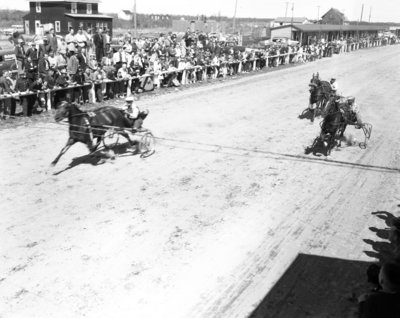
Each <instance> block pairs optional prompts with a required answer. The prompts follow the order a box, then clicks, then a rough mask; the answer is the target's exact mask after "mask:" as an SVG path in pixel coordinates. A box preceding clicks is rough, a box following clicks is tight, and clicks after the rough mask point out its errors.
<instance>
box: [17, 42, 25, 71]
mask: <svg viewBox="0 0 400 318" xmlns="http://www.w3.org/2000/svg"><path fill="white" fill-rule="evenodd" d="M24 44H25V43H24V40H23V39H22V38H19V39H18V44H17V45H16V46H15V57H16V59H17V70H18V75H22V74H23V73H24V67H25V49H24Z"/></svg>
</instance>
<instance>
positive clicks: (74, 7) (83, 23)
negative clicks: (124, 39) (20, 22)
mask: <svg viewBox="0 0 400 318" xmlns="http://www.w3.org/2000/svg"><path fill="white" fill-rule="evenodd" d="M99 2H100V0H76V1H74V0H41V1H36V0H29V13H28V14H27V15H25V16H24V31H25V33H26V34H41V33H42V32H43V25H46V24H52V25H53V26H54V31H55V32H56V34H60V35H65V34H67V33H68V32H69V30H70V29H71V28H73V29H74V30H75V31H76V30H77V29H78V28H79V27H82V28H83V29H85V30H87V29H89V28H96V29H98V28H102V29H107V30H110V32H111V33H112V17H110V16H107V15H103V14H100V13H99Z"/></svg>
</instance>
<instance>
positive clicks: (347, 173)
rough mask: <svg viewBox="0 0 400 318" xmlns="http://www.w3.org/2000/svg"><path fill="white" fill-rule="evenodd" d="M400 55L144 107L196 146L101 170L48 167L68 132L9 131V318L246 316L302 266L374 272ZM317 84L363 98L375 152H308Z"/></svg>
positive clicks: (397, 157)
mask: <svg viewBox="0 0 400 318" xmlns="http://www.w3.org/2000/svg"><path fill="white" fill-rule="evenodd" d="M399 53H400V46H391V47H383V48H375V49H370V50H361V51H357V52H353V53H350V54H347V55H343V56H335V57H334V58H332V59H324V60H320V61H318V62H315V63H310V64H305V65H302V66H299V67H295V68H290V69H285V70H282V71H277V72H272V73H263V74H257V75H254V76H250V77H246V78H242V79H238V80H234V81H228V82H225V83H217V84H215V85H212V86H205V87H199V88H195V89H190V90H186V91H182V92H179V93H176V94H171V95H166V96H160V97H157V98H155V99H151V100H150V99H148V100H143V101H141V102H140V106H142V107H148V108H149V109H150V112H151V113H150V116H149V118H148V119H147V120H146V126H147V127H149V128H151V129H152V130H153V132H154V133H155V134H156V135H157V136H159V137H165V138H169V139H179V140H186V141H190V142H191V143H182V142H176V141H166V140H160V141H158V145H157V152H156V154H155V155H153V156H152V157H150V158H147V159H146V160H142V159H140V158H139V157H138V156H131V155H130V154H129V153H125V154H123V155H122V156H120V157H118V158H117V159H116V160H114V161H110V162H107V163H105V164H103V165H97V166H96V165H92V163H93V160H95V159H90V158H86V157H83V158H82V156H84V155H85V154H87V150H86V148H85V147H84V146H83V145H75V146H73V147H72V148H71V149H70V150H69V152H67V154H66V155H65V156H64V157H63V158H62V159H61V160H60V162H59V164H58V165H57V166H56V168H55V170H51V169H50V168H49V163H50V162H51V161H52V159H53V158H54V157H55V156H56V155H57V153H58V151H59V150H60V149H61V147H62V146H63V145H64V143H65V142H66V139H67V128H66V127H65V126H59V125H56V124H54V123H42V124H34V125H32V126H29V127H18V128H16V129H5V130H3V131H2V132H1V135H0V144H1V145H2V147H1V149H0V175H1V180H0V190H1V197H2V199H1V201H0V211H1V218H0V241H1V245H0V258H1V262H0V316H1V317H3V318H8V317H30V318H34V317H40V318H45V317H58V318H60V317H119V318H122V317H141V318H143V317H161V316H162V317H174V318H176V317H207V318H209V317H229V318H231V317H245V316H246V315H249V314H250V313H251V312H252V310H254V308H255V307H256V306H257V305H258V303H259V302H260V300H261V299H262V298H263V297H264V296H265V295H266V293H267V292H268V291H269V290H270V289H271V288H272V287H273V286H274V284H275V283H276V282H277V281H278V279H279V278H280V277H281V275H282V274H283V273H284V272H285V270H286V269H287V268H288V267H289V266H290V264H291V263H292V261H293V260H294V259H295V258H296V256H297V255H298V253H305V254H313V255H319V256H329V257H335V258H340V259H346V260H364V261H371V260H372V259H370V258H368V257H367V256H366V255H365V254H364V253H363V251H364V250H367V249H369V246H368V245H367V244H366V243H364V242H363V241H362V239H367V238H370V239H376V236H375V234H374V233H373V232H371V231H370V230H369V229H368V227H369V226H378V227H382V223H381V221H379V220H378V219H377V218H376V217H375V216H373V215H371V212H373V211H377V210H386V211H395V210H396V206H397V204H398V203H400V178H399V176H400V150H399V149H400V129H399V128H400V124H399V123H400V111H399V105H400V94H399V92H398V87H400V59H399V58H398V57H399ZM317 71H319V72H320V75H321V77H322V78H323V79H329V78H330V77H331V76H336V77H337V79H338V83H339V85H340V89H339V91H342V93H343V94H344V95H354V96H356V97H357V102H358V103H359V104H360V105H361V107H362V112H363V116H364V120H365V121H367V122H370V123H372V125H373V132H372V138H371V142H370V144H369V147H368V148H367V149H366V150H362V149H360V148H358V147H356V146H351V147H343V148H342V149H341V150H339V151H335V150H334V151H332V156H331V158H330V159H329V160H326V159H325V157H323V156H322V157H315V156H313V155H304V149H305V148H306V147H307V146H308V145H310V144H311V143H312V141H313V139H314V138H315V137H316V136H317V135H318V133H319V125H318V121H316V122H315V123H314V124H311V123H310V122H309V121H308V120H306V119H303V120H301V119H299V118H298V117H297V116H298V115H299V114H300V113H301V111H302V110H303V109H304V108H305V107H306V105H307V102H308V86H307V84H308V81H309V80H310V77H311V74H312V73H313V72H317ZM347 134H352V135H353V136H356V138H357V139H358V140H359V141H360V140H361V139H362V138H361V137H362V133H361V131H356V130H355V129H354V128H353V127H350V128H349V129H348V131H347ZM205 144H209V145H205ZM79 157H80V158H79ZM74 158H78V159H74ZM70 165H72V166H71V167H70ZM66 168H69V169H66ZM54 173H56V174H54ZM274 316H275V317H277V316H278V315H274ZM309 316H310V315H309Z"/></svg>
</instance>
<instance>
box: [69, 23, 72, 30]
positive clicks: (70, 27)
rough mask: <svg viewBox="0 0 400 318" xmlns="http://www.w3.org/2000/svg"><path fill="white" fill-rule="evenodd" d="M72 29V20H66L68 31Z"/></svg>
mask: <svg viewBox="0 0 400 318" xmlns="http://www.w3.org/2000/svg"><path fill="white" fill-rule="evenodd" d="M71 29H72V22H68V32H69V31H71Z"/></svg>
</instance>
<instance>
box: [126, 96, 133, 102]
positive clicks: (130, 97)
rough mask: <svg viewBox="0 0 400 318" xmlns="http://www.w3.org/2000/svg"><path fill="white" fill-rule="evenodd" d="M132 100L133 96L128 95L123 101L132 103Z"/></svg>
mask: <svg viewBox="0 0 400 318" xmlns="http://www.w3.org/2000/svg"><path fill="white" fill-rule="evenodd" d="M134 100H135V99H134V98H133V96H129V97H127V98H126V99H125V101H126V102H127V103H133V101H134Z"/></svg>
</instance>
